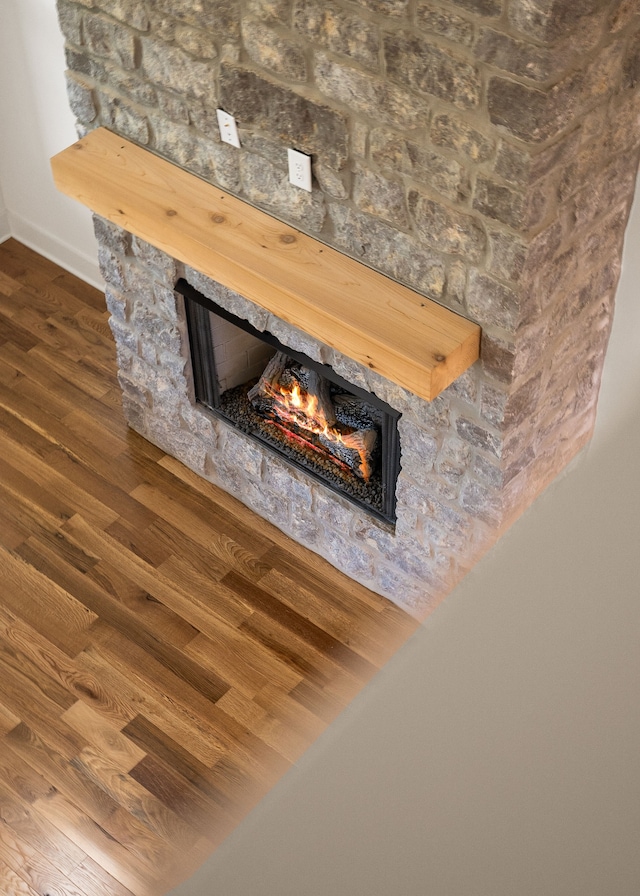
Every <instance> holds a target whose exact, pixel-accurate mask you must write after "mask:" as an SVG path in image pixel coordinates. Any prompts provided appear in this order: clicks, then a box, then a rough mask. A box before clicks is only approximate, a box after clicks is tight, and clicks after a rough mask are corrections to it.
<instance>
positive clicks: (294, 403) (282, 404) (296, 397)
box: [266, 382, 371, 481]
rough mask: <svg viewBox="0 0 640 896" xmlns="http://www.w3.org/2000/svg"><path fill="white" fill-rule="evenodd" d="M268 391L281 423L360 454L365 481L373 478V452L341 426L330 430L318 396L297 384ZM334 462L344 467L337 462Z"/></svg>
mask: <svg viewBox="0 0 640 896" xmlns="http://www.w3.org/2000/svg"><path fill="white" fill-rule="evenodd" d="M266 391H267V393H268V394H269V396H270V398H271V399H272V400H273V404H274V413H275V416H276V417H277V418H278V419H279V420H280V421H282V422H285V423H291V424H293V425H294V426H296V427H297V428H299V429H302V430H304V431H306V432H309V433H313V434H314V435H316V436H318V437H320V438H321V439H324V440H326V441H328V442H330V443H334V444H335V445H344V447H345V448H349V449H352V450H355V451H357V452H358V455H359V457H360V472H361V474H362V477H363V479H364V480H365V481H368V480H369V477H370V476H371V464H370V461H369V452H368V451H367V450H366V446H365V445H364V444H363V443H362V440H361V439H359V438H358V433H342V432H340V430H339V429H338V428H337V426H329V424H328V422H327V420H326V419H325V417H324V414H322V413H321V412H320V411H319V409H318V398H317V396H315V395H309V394H308V393H307V392H305V391H303V390H302V389H301V388H300V385H299V384H298V383H297V382H294V383H293V385H292V386H291V388H289V387H287V386H283V385H282V384H278V385H277V387H275V388H274V387H273V386H272V385H271V384H268V385H267V387H266ZM332 459H333V460H334V461H336V462H338V463H339V464H340V465H341V466H343V464H341V463H340V461H339V460H338V459H337V458H335V457H334V458H332Z"/></svg>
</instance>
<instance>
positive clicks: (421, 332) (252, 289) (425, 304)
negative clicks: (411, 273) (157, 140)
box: [33, 128, 480, 401]
mask: <svg viewBox="0 0 640 896" xmlns="http://www.w3.org/2000/svg"><path fill="white" fill-rule="evenodd" d="M51 167H52V171H53V176H54V180H55V182H56V186H57V187H58V189H59V190H61V191H62V192H63V193H66V194H67V195H69V196H71V197H73V198H74V199H76V200H78V201H79V202H82V203H83V204H84V205H86V206H88V207H89V208H90V209H92V210H93V211H94V212H97V214H99V215H101V216H102V217H104V218H107V219H108V220H110V221H113V222H114V223H115V224H118V225H119V226H120V227H123V228H124V229H125V230H128V231H130V232H131V233H134V234H136V235H137V236H139V237H142V239H144V240H146V241H147V242H149V243H152V244H153V245H154V246H157V247H158V248H160V249H162V250H163V251H164V252H166V253H167V254H169V255H171V256H172V257H174V258H177V259H179V260H180V261H183V262H185V263H186V264H188V265H190V266H191V267H193V268H195V269H196V270H199V271H202V272H203V273H204V274H207V275H208V276H210V277H212V278H213V279H214V280H217V281H219V282H220V283H223V284H224V285H225V286H227V287H229V288H230V289H233V290H235V291H236V292H238V293H240V294H241V295H243V296H246V297H247V298H248V299H251V300H252V301H253V302H255V303H256V304H258V305H260V306H261V307H264V308H266V309H267V310H268V311H271V312H273V313H274V314H276V315H278V317H280V318H282V319H283V320H285V321H287V322H288V323H290V324H293V325H294V326H298V327H300V326H302V328H303V329H304V330H306V332H308V333H310V334H311V335H312V336H315V337H316V338H317V339H319V340H320V341H321V342H324V343H326V344H327V345H330V346H332V347H333V348H335V349H337V350H338V351H341V352H344V354H346V355H347V356H349V357H350V358H354V359H355V360H357V361H359V362H360V363H361V364H364V365H365V366H366V367H370V368H371V369H373V370H375V371H376V372H378V373H380V374H381V375H382V376H385V377H387V378H388V379H390V380H392V381H393V382H395V383H398V384H399V385H401V386H404V387H405V388H407V389H409V390H410V391H412V392H415V393H416V394H417V395H420V396H421V397H423V398H426V399H427V400H428V401H431V400H433V399H434V398H435V397H436V396H437V395H438V394H439V393H440V392H441V391H442V390H443V389H445V388H446V387H447V386H448V385H450V383H452V382H453V380H455V379H456V378H457V377H458V376H460V374H461V373H463V372H464V371H465V370H466V369H467V368H468V367H470V366H471V364H473V363H474V361H476V360H477V358H478V356H479V351H480V328H479V326H478V325H477V324H474V323H472V322H470V321H468V320H465V319H464V318H463V317H460V315H458V314H454V313H453V312H452V311H449V310H448V309H447V308H444V307H442V306H441V305H438V304H437V303H436V302H433V301H431V300H430V299H428V298H426V297H425V296H422V295H419V294H418V293H415V292H413V291H412V290H411V289H409V288H407V287H405V286H402V285H401V284H399V283H396V282H395V281H393V280H391V279H390V278H388V277H385V276H383V275H382V274H379V273H377V272H376V271H374V270H372V269H371V268H368V267H366V266H365V265H363V264H361V263H360V262H357V261H355V260H354V259H352V258H349V257H348V256H346V255H343V254H342V253H340V252H338V251H336V250H335V249H332V248H331V247H329V246H326V245H323V244H322V243H320V242H318V240H316V239H313V238H312V237H310V236H307V235H306V234H304V233H301V232H299V231H297V230H294V229H293V228H292V227H290V226H288V225H285V224H282V223H281V222H279V221H277V220H276V219H275V218H273V217H272V216H271V215H268V214H266V213H264V212H261V211H259V210H258V209H255V208H253V207H252V206H250V205H248V204H247V203H245V202H242V201H241V200H239V199H237V198H235V197H234V196H231V195H230V194H228V193H224V192H223V191H222V190H220V189H218V188H217V187H214V186H212V185H211V184H208V183H206V182H205V181H202V180H200V179H199V178H197V177H195V176H194V175H192V174H189V173H188V172H186V171H184V170H182V169H181V168H178V167H177V166H175V165H173V164H171V163H170V162H167V161H166V160H164V159H161V158H159V157H158V156H155V155H153V154H152V153H151V152H149V151H148V150H145V149H143V148H142V147H140V146H136V145H135V144H133V143H130V142H129V141H127V140H125V139H124V138H122V137H119V136H117V135H116V134H112V133H111V132H110V131H108V130H106V129H105V128H98V129H96V130H95V131H92V132H91V133H90V134H88V135H87V136H86V137H84V138H83V139H82V140H80V141H78V143H75V144H73V146H70V147H69V148H68V149H66V150H64V151H63V152H61V153H59V154H58V155H56V156H54V158H53V159H52V160H51ZM38 320H39V319H37V318H34V324H33V325H34V327H36V328H37V327H38ZM58 329H60V328H58ZM58 329H56V330H55V331H53V332H47V333H46V334H43V339H44V338H45V335H46V339H47V343H48V344H54V343H56V342H57V343H58V344H59V343H60V342H61V341H62V340H65V339H66V340H67V341H68V343H69V346H68V347H69V350H70V351H73V349H74V347H73V346H72V345H71V342H70V340H71V335H70V334H69V333H68V332H67V331H66V330H65V331H64V332H62V331H60V332H59V331H58Z"/></svg>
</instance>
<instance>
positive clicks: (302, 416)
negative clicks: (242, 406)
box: [247, 352, 378, 481]
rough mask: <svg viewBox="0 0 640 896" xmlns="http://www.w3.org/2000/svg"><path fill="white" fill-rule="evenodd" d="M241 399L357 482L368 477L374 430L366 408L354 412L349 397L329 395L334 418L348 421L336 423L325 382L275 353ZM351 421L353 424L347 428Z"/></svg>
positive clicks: (351, 397) (282, 353)
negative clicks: (321, 452)
mask: <svg viewBox="0 0 640 896" xmlns="http://www.w3.org/2000/svg"><path fill="white" fill-rule="evenodd" d="M247 397H248V398H249V401H250V402H251V404H252V405H253V406H254V408H255V409H256V410H257V411H258V412H259V413H260V414H261V415H262V416H264V417H266V418H267V419H268V420H271V421H272V422H273V423H275V424H276V425H277V426H279V427H280V428H282V429H285V430H287V429H288V430H289V431H290V432H291V433H292V434H294V435H295V436H297V437H302V439H303V441H304V440H306V441H307V443H308V444H309V445H310V446H311V447H312V448H314V450H317V448H318V447H321V448H323V449H324V451H325V452H326V454H327V455H329V456H330V457H332V458H334V459H335V462H337V463H338V464H340V465H346V466H347V467H348V469H350V470H351V471H352V473H354V474H355V475H356V476H358V477H359V478H361V479H364V480H365V481H367V480H368V479H369V478H370V476H371V473H372V470H373V456H374V451H375V449H376V445H377V441H378V430H377V429H376V426H375V424H374V423H373V420H372V418H371V415H370V414H368V413H367V411H366V409H365V408H362V407H361V408H360V410H358V407H357V405H358V403H359V404H360V405H362V404H363V403H362V402H359V399H357V398H356V397H355V396H342V395H337V396H336V397H335V399H336V403H337V404H338V405H340V407H341V414H340V416H341V417H342V419H343V420H347V419H348V420H349V423H346V422H339V421H338V419H337V418H336V408H335V407H334V402H333V400H332V397H331V387H330V384H329V381H328V380H327V379H325V377H323V376H321V375H320V374H319V373H316V371H314V370H310V369H309V368H307V367H303V366H302V365H301V364H298V363H297V362H296V361H293V360H292V359H291V358H290V357H288V355H286V354H285V353H284V352H276V354H275V355H274V356H273V358H272V359H271V360H270V361H269V363H268V364H267V366H266V367H265V369H264V371H263V373H262V376H261V377H260V379H259V380H258V382H257V383H256V384H255V386H253V387H252V388H251V389H250V390H249V392H248V393H247ZM345 399H348V400H346V401H345ZM350 399H352V401H351V400H350ZM354 402H355V405H354ZM351 421H353V422H355V423H356V425H355V426H353V425H349V424H350V423H351ZM360 421H361V423H360Z"/></svg>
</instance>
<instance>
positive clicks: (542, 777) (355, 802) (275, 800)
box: [0, 0, 640, 896]
mask: <svg viewBox="0 0 640 896" xmlns="http://www.w3.org/2000/svg"><path fill="white" fill-rule="evenodd" d="M0 3H2V11H1V27H0V121H2V123H3V126H2V131H1V132H0V137H1V142H0V185H1V187H2V189H3V191H4V199H5V206H6V209H7V219H6V223H7V222H8V225H9V226H10V228H11V231H12V233H13V235H15V236H16V237H17V238H18V239H21V240H22V241H23V242H25V243H27V244H29V245H31V246H33V247H34V248H36V249H38V250H39V251H40V252H42V253H43V254H45V255H47V256H49V257H52V258H54V259H55V260H57V261H59V262H60V263H62V264H63V265H65V266H66V267H68V268H69V269H71V270H74V271H76V272H78V273H80V274H81V275H82V274H84V276H85V277H86V278H87V279H90V280H91V279H93V280H94V282H95V280H96V278H97V274H96V271H95V262H94V258H95V246H94V242H93V237H92V230H91V225H90V221H89V216H88V213H86V212H85V210H84V209H82V208H81V207H80V206H77V205H76V204H75V203H73V202H71V200H67V199H66V198H64V197H61V196H59V195H58V194H57V193H56V191H55V189H54V188H53V185H52V182H51V178H50V175H49V168H48V158H49V156H50V155H52V154H54V153H55V152H57V151H58V150H60V149H62V148H64V147H65V146H66V145H68V144H69V143H71V142H73V140H74V139H75V133H74V129H73V123H72V120H71V116H70V114H69V112H68V110H67V106H66V97H65V91H64V80H63V76H62V72H63V70H64V61H63V56H62V39H61V37H60V35H59V33H58V29H57V25H56V21H55V8H54V7H55V4H54V0H0ZM2 222H3V216H2V204H1V202H0V238H1V236H2V234H3V230H2V226H3V225H2ZM639 243H640V207H638V203H636V208H635V210H634V216H633V219H632V222H631V225H630V228H629V231H628V235H627V245H626V254H625V263H624V269H623V278H622V281H621V284H620V289H619V294H618V306H619V307H618V311H617V315H616V321H615V327H614V335H613V338H612V343H611V346H610V350H609V354H608V356H607V363H606V367H605V380H604V385H603V391H602V397H601V403H600V411H599V417H598V425H597V429H596V435H595V437H594V440H593V443H592V445H591V446H590V448H589V449H588V451H587V452H585V453H584V454H583V455H582V457H581V458H580V459H579V461H578V462H577V463H576V464H575V465H574V467H573V469H572V470H571V471H570V472H569V473H567V474H566V475H565V476H563V477H562V478H561V479H560V481H557V482H556V483H555V484H554V485H553V486H552V487H551V488H550V489H549V490H548V491H547V492H546V493H545V494H544V495H543V496H542V498H540V499H539V500H538V501H537V502H536V504H535V505H534V506H533V507H532V508H531V509H530V510H529V511H528V512H527V513H526V514H525V516H524V517H523V518H522V519H521V520H520V521H519V522H518V523H517V524H516V525H515V526H514V527H513V528H512V529H511V530H510V531H509V532H508V533H507V535H506V536H505V537H504V538H503V539H502V541H501V542H500V543H499V544H498V546H497V547H496V548H495V549H494V550H493V551H492V552H491V553H490V554H489V556H488V557H486V558H485V560H484V561H483V562H482V563H480V564H479V565H478V566H477V567H476V568H475V569H474V570H473V572H472V573H471V574H470V575H469V576H468V577H467V578H466V579H465V581H464V582H463V583H462V585H461V586H460V587H459V588H458V589H457V590H456V591H455V592H454V593H453V594H452V595H451V596H450V597H449V598H448V599H447V600H446V601H445V602H444V603H443V604H442V605H441V606H440V607H439V608H438V610H437V611H436V612H435V613H434V614H433V615H432V616H431V617H430V618H429V619H428V620H427V622H426V624H425V625H424V626H423V627H421V629H420V630H419V632H418V633H417V635H416V636H415V637H414V638H413V639H412V640H411V641H410V642H409V643H408V644H407V645H406V647H405V648H404V649H402V650H401V651H400V652H399V653H398V654H397V655H396V656H395V657H394V659H393V660H392V661H391V662H390V663H389V664H388V665H387V666H386V667H385V669H383V670H382V672H381V673H380V674H379V675H378V676H377V677H376V679H375V680H374V681H373V682H372V683H371V685H370V686H369V687H367V688H366V689H365V691H364V692H363V693H362V695H361V696H360V697H359V698H358V699H357V700H356V701H355V702H354V703H353V704H352V705H351V706H350V707H349V708H348V709H347V710H346V711H345V712H344V713H343V715H342V716H341V717H340V718H339V719H338V720H337V721H336V722H335V723H334V724H333V725H332V726H331V728H330V729H329V731H328V732H326V734H325V735H324V736H323V737H321V738H320V739H319V740H318V742H317V743H316V744H315V745H314V746H313V747H312V748H311V749H310V750H309V751H308V752H307V754H306V755H305V756H304V757H303V759H302V760H301V761H300V762H299V763H298V765H297V766H296V767H295V768H294V769H293V770H292V772H291V773H290V774H289V775H287V776H286V777H285V778H284V779H283V781H282V782H281V783H280V784H279V785H278V786H277V787H276V788H275V789H274V790H273V791H272V792H271V793H270V794H269V796H268V797H267V798H266V799H265V800H263V802H262V803H261V804H260V806H259V807H258V808H257V809H256V810H255V811H254V812H253V813H252V815H251V816H249V818H248V819H247V820H246V821H245V822H244V823H243V824H242V825H241V826H240V827H239V828H238V829H237V830H236V832H235V833H234V834H233V835H232V836H231V837H229V838H228V840H227V841H226V842H225V843H224V844H223V846H222V847H221V848H220V849H219V850H218V851H217V852H216V854H215V855H214V856H213V858H212V859H211V860H210V861H209V862H208V863H206V865H205V866H203V868H202V870H201V871H200V873H199V874H197V875H196V876H195V877H194V878H193V879H192V880H191V881H189V882H188V883H187V884H185V885H184V886H183V887H181V888H179V890H178V891H177V893H176V896H213V894H214V893H215V894H219V893H220V894H224V896H343V894H344V896H346V894H349V896H515V894H517V896H604V894H606V896H637V894H638V893H639V892H640V849H639V848H638V843H639V842H640V758H639V756H640V749H639V747H640V701H639V699H638V694H639V693H640V649H639V648H640V576H639V574H638V568H639V563H640V550H639V544H638V542H639V540H640V519H639V517H640V512H639V508H640V472H639V469H640V412H639V402H638V399H639V396H640V350H639V346H638V341H639V339H638V334H640V302H639V301H638V296H637V287H636V284H637V283H639V282H640V252H639Z"/></svg>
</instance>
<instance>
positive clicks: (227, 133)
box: [216, 109, 240, 149]
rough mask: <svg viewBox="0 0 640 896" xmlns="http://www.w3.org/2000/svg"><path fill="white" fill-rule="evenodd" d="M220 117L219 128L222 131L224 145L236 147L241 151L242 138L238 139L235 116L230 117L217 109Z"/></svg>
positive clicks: (222, 110)
mask: <svg viewBox="0 0 640 896" xmlns="http://www.w3.org/2000/svg"><path fill="white" fill-rule="evenodd" d="M216 115H217V116H218V128H219V129H220V139H221V140H222V142H223V143H228V144H229V145H230V146H235V147H237V149H240V138H239V137H238V128H237V127H236V120H235V118H234V117H233V115H229V113H228V112H225V111H224V109H216Z"/></svg>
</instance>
